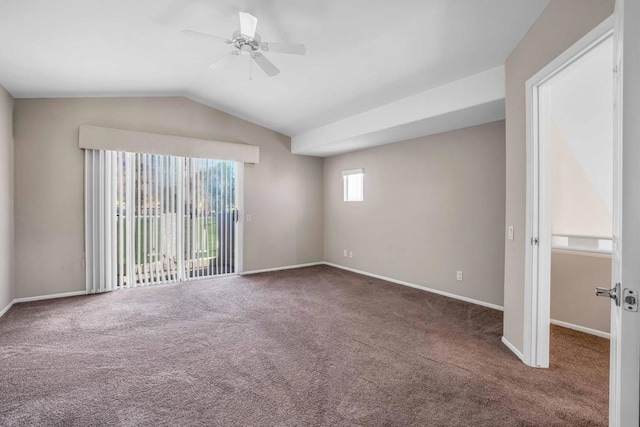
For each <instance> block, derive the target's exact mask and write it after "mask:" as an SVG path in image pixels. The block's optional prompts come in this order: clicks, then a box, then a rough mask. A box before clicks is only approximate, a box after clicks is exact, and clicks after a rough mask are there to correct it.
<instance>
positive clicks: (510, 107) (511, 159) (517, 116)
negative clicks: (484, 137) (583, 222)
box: [504, 0, 614, 351]
mask: <svg viewBox="0 0 640 427" xmlns="http://www.w3.org/2000/svg"><path fill="white" fill-rule="evenodd" d="M613 6H614V0H551V2H550V3H549V5H548V6H547V7H546V8H545V10H544V11H543V12H542V14H541V15H540V17H539V18H538V20H537V21H536V23H535V24H534V25H533V26H532V27H531V29H530V30H529V32H528V33H527V35H526V36H525V37H524V38H523V39H522V41H521V42H520V43H519V44H518V46H517V47H516V48H515V49H514V50H513V52H511V54H510V55H509V57H508V58H507V61H506V64H505V69H506V123H507V124H506V164H507V168H506V178H507V188H506V224H507V225H513V226H514V227H515V239H514V240H513V241H510V240H505V241H506V244H505V247H506V249H505V263H504V265H505V269H504V306H505V313H504V336H505V338H507V339H508V340H509V341H510V342H511V343H512V344H513V345H514V346H515V347H516V348H517V349H519V350H520V351H522V348H523V345H522V343H523V327H524V261H525V258H524V248H525V246H524V245H525V242H524V237H525V209H526V198H525V183H526V175H525V174H526V165H525V158H526V156H525V153H526V146H525V141H526V132H525V127H526V104H525V83H526V81H527V80H528V79H529V78H530V77H532V76H533V75H534V74H536V73H537V72H538V71H539V70H540V69H542V68H543V67H544V66H545V65H547V64H548V63H549V62H551V61H552V60H553V59H554V58H556V57H557V56H558V55H559V54H561V53H562V52H563V51H565V50H566V49H567V48H569V47H570V46H571V45H572V44H573V43H575V42H576V41H578V40H579V39H580V38H581V37H582V36H584V35H585V34H586V33H588V32H589V31H590V30H591V29H593V28H594V27H595V26H596V25H598V24H599V23H600V22H602V21H603V20H604V19H606V18H607V17H608V16H609V15H611V14H612V13H613Z"/></svg>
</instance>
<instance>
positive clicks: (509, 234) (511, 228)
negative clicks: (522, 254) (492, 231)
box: [507, 225, 513, 240]
mask: <svg viewBox="0 0 640 427" xmlns="http://www.w3.org/2000/svg"><path fill="white" fill-rule="evenodd" d="M507 234H508V237H509V240H513V225H510V226H509V231H508V233H507Z"/></svg>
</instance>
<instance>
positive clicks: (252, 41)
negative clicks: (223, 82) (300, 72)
mask: <svg viewBox="0 0 640 427" xmlns="http://www.w3.org/2000/svg"><path fill="white" fill-rule="evenodd" d="M257 27H258V18H256V17H255V16H253V15H251V14H250V13H247V12H240V30H238V31H236V32H234V33H233V35H232V36H231V38H230V39H228V38H225V37H220V36H214V35H212V34H206V33H201V32H199V31H193V30H183V33H185V34H189V35H194V36H202V37H209V38H214V39H218V40H222V41H224V42H225V43H226V44H229V45H231V46H233V48H234V49H233V50H232V51H231V52H228V53H226V54H225V55H224V56H222V57H221V58H218V59H216V60H215V61H214V62H213V64H211V65H210V67H211V68H216V66H217V65H218V63H219V62H220V61H222V60H223V59H225V58H229V57H232V58H233V57H239V56H241V55H246V56H250V57H251V60H250V61H249V78H251V73H252V71H251V63H252V62H254V61H255V63H256V64H258V66H259V67H260V68H262V70H263V71H264V72H265V73H266V74H267V75H268V76H270V77H273V76H275V75H277V74H278V73H280V70H279V69H278V68H277V67H276V66H275V65H273V63H272V62H271V61H269V60H268V59H267V58H266V57H265V56H264V54H263V53H262V52H277V53H289V54H293V55H304V54H305V53H307V48H306V47H305V46H304V45H303V44H300V43H271V42H263V41H262V39H261V38H260V35H259V34H258V33H256V28H257ZM261 51H262V52H261Z"/></svg>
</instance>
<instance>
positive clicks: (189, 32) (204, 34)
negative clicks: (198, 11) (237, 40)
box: [182, 30, 231, 43]
mask: <svg viewBox="0 0 640 427" xmlns="http://www.w3.org/2000/svg"><path fill="white" fill-rule="evenodd" d="M182 33H183V34H187V35H189V36H196V37H209V38H213V39H217V40H222V41H223V42H225V43H231V40H229V39H228V38H226V37H220V36H214V35H213V34H207V33H201V32H200V31H193V30H182Z"/></svg>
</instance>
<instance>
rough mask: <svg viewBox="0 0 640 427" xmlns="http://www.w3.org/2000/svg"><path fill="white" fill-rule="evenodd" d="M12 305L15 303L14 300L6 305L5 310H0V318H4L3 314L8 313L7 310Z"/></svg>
mask: <svg viewBox="0 0 640 427" xmlns="http://www.w3.org/2000/svg"><path fill="white" fill-rule="evenodd" d="M13 303H15V300H14V301H11V302H10V303H9V304H7V306H6V307H5V308H3V309H2V310H0V317H2V316H4V314H5V313H6V312H7V311H9V309H10V308H11V307H13Z"/></svg>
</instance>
